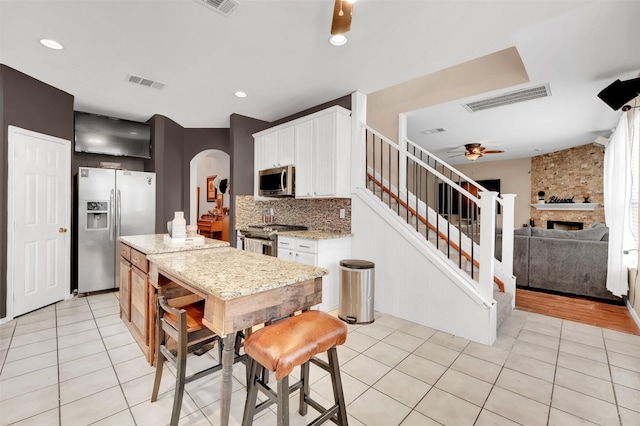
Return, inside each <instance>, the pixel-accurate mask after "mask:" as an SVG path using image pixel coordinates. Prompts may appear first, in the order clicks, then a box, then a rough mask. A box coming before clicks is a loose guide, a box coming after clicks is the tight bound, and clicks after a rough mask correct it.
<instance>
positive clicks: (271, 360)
mask: <svg viewBox="0 0 640 426" xmlns="http://www.w3.org/2000/svg"><path fill="white" fill-rule="evenodd" d="M346 340H347V326H346V325H345V324H344V323H343V322H342V321H340V320H339V319H337V318H335V317H333V316H331V315H329V314H327V313H324V312H320V311H315V310H314V311H307V312H303V313H302V314H300V315H297V316H294V317H290V318H286V319H283V320H282V321H279V322H276V323H274V324H271V325H268V326H266V327H264V328H262V329H260V330H258V331H256V332H255V333H253V334H251V335H250V336H249V337H247V339H246V340H245V342H244V350H245V353H246V354H247V355H248V356H249V357H250V362H249V378H250V380H249V382H248V383H247V400H246V403H245V407H244V417H243V419H242V424H243V425H244V426H249V425H251V424H252V423H253V417H254V416H255V414H256V413H259V412H260V411H262V410H264V409H265V408H267V407H268V406H269V405H271V404H272V403H274V402H275V403H276V404H277V406H278V426H287V425H288V424H289V394H290V392H293V391H295V390H298V389H300V399H299V401H300V407H299V409H298V412H299V413H300V415H302V416H304V415H306V414H307V407H308V405H311V406H312V407H313V408H314V409H316V410H318V411H319V412H320V413H321V414H320V416H319V417H318V418H317V419H315V420H314V421H313V422H312V423H310V424H314V425H319V424H322V423H324V422H326V421H328V420H333V421H334V422H335V423H337V424H338V425H340V426H346V425H347V410H346V406H345V402H344V395H343V393H342V381H341V380H340V366H339V365H338V354H337V350H336V346H337V345H341V344H343V343H344V342H345V341H346ZM322 352H327V356H328V358H329V362H328V363H326V362H325V361H323V360H320V359H318V358H315V355H317V354H320V353H322ZM310 362H312V363H313V364H315V365H317V366H319V367H321V368H323V369H324V370H326V371H327V372H329V374H330V375H331V381H332V385H333V396H334V402H335V403H334V405H332V406H331V407H329V408H328V409H327V408H325V407H322V406H321V405H320V404H318V403H317V402H316V401H314V400H313V399H311V397H310V394H309V363H310ZM298 365H299V366H301V368H300V381H298V382H296V383H295V384H293V385H291V386H289V374H290V373H291V371H292V370H293V368H294V367H296V366H298ZM265 368H266V369H267V370H269V371H274V372H275V373H276V380H277V381H278V383H277V392H274V391H273V389H271V388H270V387H269V386H268V385H267V384H266V383H265V382H264V380H263V379H262V372H263V370H264V369H265ZM258 390H260V391H262V392H263V393H264V394H265V395H266V396H267V397H268V399H267V400H265V401H263V402H261V403H260V404H257V405H256V400H257V396H258Z"/></svg>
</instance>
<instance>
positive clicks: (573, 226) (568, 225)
mask: <svg viewBox="0 0 640 426" xmlns="http://www.w3.org/2000/svg"><path fill="white" fill-rule="evenodd" d="M583 228H584V223H583V222H569V221H566V220H547V229H559V230H562V231H578V230H580V229H583Z"/></svg>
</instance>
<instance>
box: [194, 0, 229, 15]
mask: <svg viewBox="0 0 640 426" xmlns="http://www.w3.org/2000/svg"><path fill="white" fill-rule="evenodd" d="M193 1H195V2H196V3H200V4H201V5H203V6H205V7H207V8H209V9H213V10H214V11H215V12H218V13H219V14H220V15H222V16H229V15H231V14H232V13H233V12H234V11H235V10H236V9H237V8H238V6H240V3H238V2H237V1H234V0H193Z"/></svg>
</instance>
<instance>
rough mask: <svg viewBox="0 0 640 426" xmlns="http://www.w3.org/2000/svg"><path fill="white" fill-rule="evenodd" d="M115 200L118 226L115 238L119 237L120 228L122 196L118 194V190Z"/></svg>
mask: <svg viewBox="0 0 640 426" xmlns="http://www.w3.org/2000/svg"><path fill="white" fill-rule="evenodd" d="M117 197H118V198H117V200H116V209H117V210H116V220H117V221H118V224H117V225H118V226H117V230H116V237H119V236H120V226H122V205H121V203H122V194H121V193H120V190H119V189H118V195H117Z"/></svg>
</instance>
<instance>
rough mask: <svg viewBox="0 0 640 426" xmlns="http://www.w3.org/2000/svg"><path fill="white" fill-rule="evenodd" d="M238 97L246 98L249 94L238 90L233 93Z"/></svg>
mask: <svg viewBox="0 0 640 426" xmlns="http://www.w3.org/2000/svg"><path fill="white" fill-rule="evenodd" d="M233 95H234V96H235V97H236V98H246V97H247V94H246V93H245V92H243V91H241V90H238V91H237V92H236V93H234V94H233Z"/></svg>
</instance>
